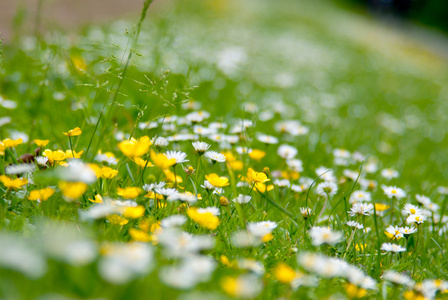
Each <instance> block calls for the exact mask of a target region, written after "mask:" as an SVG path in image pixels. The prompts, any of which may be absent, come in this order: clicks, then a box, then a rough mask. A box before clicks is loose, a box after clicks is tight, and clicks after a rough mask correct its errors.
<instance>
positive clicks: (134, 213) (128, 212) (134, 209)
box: [123, 205, 145, 219]
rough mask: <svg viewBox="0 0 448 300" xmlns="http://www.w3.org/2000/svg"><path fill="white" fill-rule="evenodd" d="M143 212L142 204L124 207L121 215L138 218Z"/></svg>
mask: <svg viewBox="0 0 448 300" xmlns="http://www.w3.org/2000/svg"><path fill="white" fill-rule="evenodd" d="M144 214H145V207H144V206H142V205H137V206H130V207H126V209H125V211H124V213H123V216H124V217H125V218H128V219H138V218H140V217H143V215H144Z"/></svg>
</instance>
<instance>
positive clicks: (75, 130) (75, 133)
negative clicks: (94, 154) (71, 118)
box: [63, 127, 82, 136]
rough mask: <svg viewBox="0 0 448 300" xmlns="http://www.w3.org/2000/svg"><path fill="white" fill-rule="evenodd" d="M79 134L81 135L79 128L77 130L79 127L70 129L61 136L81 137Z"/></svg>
mask: <svg viewBox="0 0 448 300" xmlns="http://www.w3.org/2000/svg"><path fill="white" fill-rule="evenodd" d="M81 133H82V131H81V128H79V127H75V128H73V129H70V130H69V131H68V132H63V134H64V135H66V136H78V135H81Z"/></svg>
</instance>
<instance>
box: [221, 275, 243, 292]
mask: <svg viewBox="0 0 448 300" xmlns="http://www.w3.org/2000/svg"><path fill="white" fill-rule="evenodd" d="M221 287H222V289H223V290H224V292H226V293H227V294H229V295H230V296H232V297H238V296H239V294H240V292H241V290H242V289H243V287H242V286H241V283H240V282H239V281H238V278H235V277H230V276H225V277H223V278H222V279H221Z"/></svg>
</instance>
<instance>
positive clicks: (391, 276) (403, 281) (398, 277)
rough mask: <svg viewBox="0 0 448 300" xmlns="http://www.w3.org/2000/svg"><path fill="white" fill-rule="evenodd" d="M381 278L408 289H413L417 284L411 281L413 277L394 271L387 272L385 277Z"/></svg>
mask: <svg viewBox="0 0 448 300" xmlns="http://www.w3.org/2000/svg"><path fill="white" fill-rule="evenodd" d="M381 277H382V278H383V279H384V280H386V281H389V282H392V283H395V284H399V285H404V286H408V287H412V286H413V285H414V284H415V282H414V281H413V280H412V279H411V277H409V276H406V275H405V274H403V273H398V272H396V271H393V270H388V271H385V272H384V274H383V276H381Z"/></svg>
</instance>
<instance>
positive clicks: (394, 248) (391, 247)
mask: <svg viewBox="0 0 448 300" xmlns="http://www.w3.org/2000/svg"><path fill="white" fill-rule="evenodd" d="M381 250H383V251H386V252H395V253H398V252H404V251H406V248H405V247H402V246H400V245H397V244H392V243H383V244H382V245H381Z"/></svg>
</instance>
